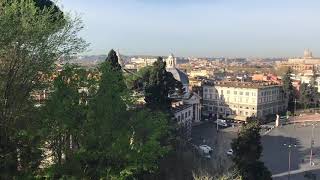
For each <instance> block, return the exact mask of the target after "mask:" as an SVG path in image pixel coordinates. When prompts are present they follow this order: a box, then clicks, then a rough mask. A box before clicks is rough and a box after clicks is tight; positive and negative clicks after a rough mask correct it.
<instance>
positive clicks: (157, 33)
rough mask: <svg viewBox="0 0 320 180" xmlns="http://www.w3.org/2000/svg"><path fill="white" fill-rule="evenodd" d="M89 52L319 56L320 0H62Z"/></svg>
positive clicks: (226, 55)
mask: <svg viewBox="0 0 320 180" xmlns="http://www.w3.org/2000/svg"><path fill="white" fill-rule="evenodd" d="M60 4H62V6H63V9H64V10H67V11H71V12H77V13H80V14H81V16H82V19H83V21H84V25H85V29H84V31H83V32H82V33H81V35H82V36H83V37H84V38H85V39H86V40H87V41H88V42H89V43H91V47H90V51H89V52H88V54H106V53H107V51H108V50H109V49H111V48H114V49H119V50H120V52H121V53H122V54H128V55H133V54H147V55H168V54H169V53H171V52H172V53H174V54H175V55H176V56H225V57H228V56H237V57H240V56H241V57H257V56H259V57H274V56H302V54H303V50H304V49H305V48H310V49H311V50H312V51H313V54H315V55H319V56H320V44H319V43H320V0H60Z"/></svg>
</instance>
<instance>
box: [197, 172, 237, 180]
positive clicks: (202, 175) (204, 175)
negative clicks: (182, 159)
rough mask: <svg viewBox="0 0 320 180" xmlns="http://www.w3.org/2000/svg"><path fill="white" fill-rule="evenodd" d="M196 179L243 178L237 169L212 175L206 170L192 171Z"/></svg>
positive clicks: (233, 179) (223, 179)
mask: <svg viewBox="0 0 320 180" xmlns="http://www.w3.org/2000/svg"><path fill="white" fill-rule="evenodd" d="M192 176H193V179H194V180H242V178H241V176H239V175H238V173H237V172H236V171H233V172H227V173H225V174H223V175H221V176H212V175H210V174H208V173H206V172H202V171H200V172H199V173H195V172H193V173H192Z"/></svg>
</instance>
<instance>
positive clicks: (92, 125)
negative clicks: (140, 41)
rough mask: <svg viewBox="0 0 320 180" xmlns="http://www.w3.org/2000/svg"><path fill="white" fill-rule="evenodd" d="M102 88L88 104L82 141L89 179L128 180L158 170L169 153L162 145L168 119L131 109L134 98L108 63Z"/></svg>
mask: <svg viewBox="0 0 320 180" xmlns="http://www.w3.org/2000/svg"><path fill="white" fill-rule="evenodd" d="M100 70H101V72H102V75H101V80H100V83H99V89H98V92H97V94H96V95H95V97H94V98H93V100H91V101H90V102H89V107H88V108H89V112H88V118H87V120H86V123H85V125H84V130H83V136H82V137H81V139H80V144H81V146H80V150H79V151H78V158H79V161H80V162H81V172H82V173H83V174H84V176H85V177H87V178H107V179H126V178H128V177H140V176H143V175H144V173H152V172H154V171H155V170H156V169H157V161H158V160H159V158H160V157H162V156H163V155H164V154H166V153H167V151H168V147H166V146H163V145H162V144H160V140H161V139H162V138H164V137H166V136H167V134H168V125H167V118H168V117H167V116H166V115H165V114H162V113H159V112H149V111H146V110H134V111H132V110H129V109H130V108H128V106H130V105H131V99H130V98H129V97H128V96H129V93H128V91H127V90H126V86H125V84H124V82H123V77H122V74H121V72H119V71H117V70H115V69H114V68H113V67H112V65H111V64H110V63H109V62H104V63H103V64H102V66H101V68H100Z"/></svg>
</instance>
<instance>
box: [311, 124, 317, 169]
mask: <svg viewBox="0 0 320 180" xmlns="http://www.w3.org/2000/svg"><path fill="white" fill-rule="evenodd" d="M315 125H317V124H314V123H312V130H311V141H310V166H313V161H312V158H313V151H312V148H313V145H314V127H315Z"/></svg>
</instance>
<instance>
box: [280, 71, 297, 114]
mask: <svg viewBox="0 0 320 180" xmlns="http://www.w3.org/2000/svg"><path fill="white" fill-rule="evenodd" d="M291 73H292V70H291V68H288V70H287V71H286V73H285V74H284V75H283V76H282V85H283V91H284V93H285V95H286V96H287V99H288V110H289V111H291V112H292V111H293V110H294V99H295V92H294V87H293V85H292V79H291Z"/></svg>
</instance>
